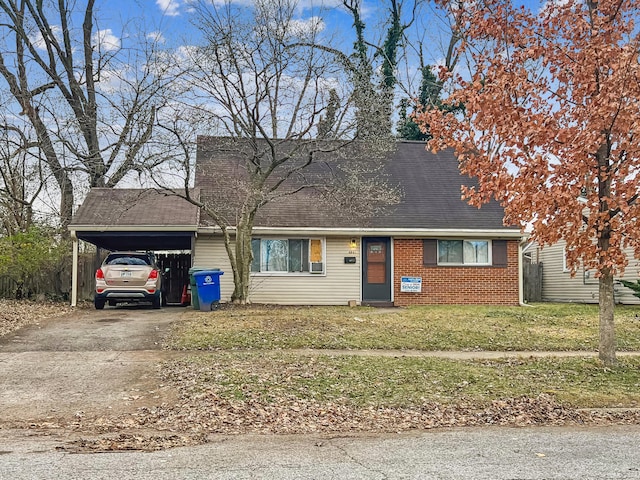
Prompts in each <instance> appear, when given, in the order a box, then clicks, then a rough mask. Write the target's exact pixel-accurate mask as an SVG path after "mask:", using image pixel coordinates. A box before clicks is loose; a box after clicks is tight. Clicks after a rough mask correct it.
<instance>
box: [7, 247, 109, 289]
mask: <svg viewBox="0 0 640 480" xmlns="http://www.w3.org/2000/svg"><path fill="white" fill-rule="evenodd" d="M98 263H99V260H98V259H97V258H96V254H95V253H86V254H81V255H80V256H79V257H78V300H80V301H82V300H92V299H93V290H94V288H95V287H94V276H95V273H96V269H97V268H98ZM72 264H73V260H72V258H71V256H69V257H67V258H65V260H64V262H62V263H61V264H60V265H59V267H58V268H55V269H51V270H49V271H45V272H41V273H39V274H38V275H34V276H33V277H31V278H28V279H27V281H26V282H25V283H24V285H22V286H21V285H19V283H18V281H17V279H16V278H13V277H12V276H10V275H4V276H0V298H32V297H36V296H42V295H44V296H45V297H47V298H54V299H58V300H69V299H70V298H71V271H72V266H73V265H72Z"/></svg>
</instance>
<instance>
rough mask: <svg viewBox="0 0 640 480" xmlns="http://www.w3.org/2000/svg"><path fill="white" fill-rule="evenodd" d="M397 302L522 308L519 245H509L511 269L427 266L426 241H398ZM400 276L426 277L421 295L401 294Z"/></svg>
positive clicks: (396, 269) (395, 257) (401, 304)
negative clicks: (518, 306)
mask: <svg viewBox="0 0 640 480" xmlns="http://www.w3.org/2000/svg"><path fill="white" fill-rule="evenodd" d="M393 270H394V282H393V285H394V286H393V288H394V303H395V304H396V305H398V306H404V305H428V304H480V305H518V242H517V241H515V240H513V241H512V240H510V241H508V242H507V267H506V268H505V267H502V268H499V267H443V266H435V267H431V266H425V265H423V240H422V239H395V240H394V269H393ZM400 277H422V292H421V293H403V292H400Z"/></svg>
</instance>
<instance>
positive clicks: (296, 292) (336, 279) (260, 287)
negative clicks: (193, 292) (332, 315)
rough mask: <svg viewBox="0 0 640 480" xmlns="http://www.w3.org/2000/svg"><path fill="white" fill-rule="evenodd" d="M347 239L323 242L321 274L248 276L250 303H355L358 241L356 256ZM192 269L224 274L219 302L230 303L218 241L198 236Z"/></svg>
mask: <svg viewBox="0 0 640 480" xmlns="http://www.w3.org/2000/svg"><path fill="white" fill-rule="evenodd" d="M281 238H286V237H281ZM314 238H315V237H314ZM350 239H351V237H327V238H325V242H326V244H325V255H326V258H325V273H324V274H310V273H300V274H285V275H282V274H280V275H269V274H256V275H252V276H251V286H250V291H249V298H250V300H251V302H253V303H271V304H280V305H346V304H347V303H348V302H349V300H356V301H358V302H359V301H360V279H361V275H360V241H359V240H358V248H357V253H353V251H350V247H349V242H350ZM344 257H356V263H355V264H346V263H344ZM194 265H195V266H198V267H216V268H220V269H221V270H223V271H225V274H224V275H223V276H222V277H221V282H220V287H221V292H220V293H221V297H222V300H223V301H229V300H230V299H231V294H232V293H233V276H232V274H231V267H230V264H229V259H228V257H227V253H226V251H225V249H224V243H223V241H222V238H221V237H219V236H212V235H199V236H198V238H197V239H196V246H195V256H194ZM227 272H228V273H227Z"/></svg>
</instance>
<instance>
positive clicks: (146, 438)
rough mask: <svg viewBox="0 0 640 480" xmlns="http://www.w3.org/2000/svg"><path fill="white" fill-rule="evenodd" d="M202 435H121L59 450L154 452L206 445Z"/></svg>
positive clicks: (80, 441) (71, 444)
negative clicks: (200, 444)
mask: <svg viewBox="0 0 640 480" xmlns="http://www.w3.org/2000/svg"><path fill="white" fill-rule="evenodd" d="M204 441H205V438H204V437H203V436H202V435H196V436H193V435H191V436H190V435H133V434H130V433H121V434H119V435H117V436H115V437H103V438H92V439H83V438H81V439H79V440H72V441H70V442H68V443H67V445H65V446H62V447H58V448H57V450H61V451H65V452H70V453H88V452H93V453H100V452H113V451H125V450H139V451H144V452H154V451H158V450H164V449H167V448H173V447H184V446H186V445H194V444H199V443H204Z"/></svg>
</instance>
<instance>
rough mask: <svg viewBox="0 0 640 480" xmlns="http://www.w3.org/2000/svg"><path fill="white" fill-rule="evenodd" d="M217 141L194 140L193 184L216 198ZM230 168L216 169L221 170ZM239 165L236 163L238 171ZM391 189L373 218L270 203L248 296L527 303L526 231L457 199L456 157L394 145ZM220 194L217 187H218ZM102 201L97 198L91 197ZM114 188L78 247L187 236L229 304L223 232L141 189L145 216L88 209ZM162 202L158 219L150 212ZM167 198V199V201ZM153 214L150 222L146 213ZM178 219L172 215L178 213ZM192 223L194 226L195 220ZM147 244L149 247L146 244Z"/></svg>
mask: <svg viewBox="0 0 640 480" xmlns="http://www.w3.org/2000/svg"><path fill="white" fill-rule="evenodd" d="M216 141H217V139H216V138H213V137H206V138H201V139H200V141H199V144H198V155H197V169H196V181H195V183H196V187H197V188H198V189H199V191H200V195H201V196H202V198H206V196H207V195H212V194H215V191H214V190H215V186H214V184H213V183H211V182H212V180H211V178H212V177H211V174H213V175H216V176H218V177H219V176H220V175H221V172H225V171H226V172H230V171H235V170H234V169H233V168H232V169H231V170H229V169H228V166H229V162H234V161H236V162H237V160H234V158H233V156H232V155H228V154H227V155H223V154H221V153H220V152H219V150H217V149H216V148H210V147H212V146H213V145H215V143H216ZM223 164H225V165H227V167H225V168H220V166H221V165H223ZM240 165H241V164H240V163H239V162H238V163H237V165H236V167H238V168H241V167H240ZM385 176H386V178H387V180H388V182H389V183H390V184H392V185H396V186H398V187H399V188H400V190H401V191H402V198H401V200H400V203H398V204H396V205H393V206H392V207H390V208H388V209H387V210H386V211H385V212H384V213H383V214H377V215H374V216H370V217H368V218H359V217H350V216H348V215H346V216H345V215H340V212H336V211H329V210H328V209H323V208H322V207H320V206H318V204H317V203H314V201H313V198H312V197H309V196H307V195H306V194H305V193H300V194H297V195H293V196H290V197H287V198H286V199H282V200H279V201H276V202H274V203H271V204H268V205H267V206H266V207H264V208H263V209H262V210H261V211H260V213H259V214H258V216H257V217H256V221H255V227H254V231H253V249H254V257H255V258H254V264H253V267H252V270H253V272H254V273H252V277H251V287H250V300H251V301H252V302H254V303H276V304H297V305H311V304H314V305H346V304H347V303H349V302H355V303H356V304H374V305H396V306H403V305H417V304H501V305H518V304H519V303H520V302H521V301H522V266H521V263H520V258H521V255H520V250H521V246H522V245H523V239H524V237H523V235H522V234H521V232H520V230H519V229H518V228H510V227H505V226H504V225H503V210H502V208H501V207H500V206H499V205H498V204H497V203H495V202H492V203H490V204H487V205H485V206H483V207H482V208H480V209H478V208H476V207H471V206H469V205H468V204H467V203H466V202H465V201H463V200H462V199H461V191H460V187H461V185H462V184H469V179H468V178H464V177H462V176H461V175H460V173H459V171H458V163H457V160H456V158H455V157H454V156H453V153H452V152H451V151H444V152H440V153H438V154H432V153H429V152H428V151H426V150H425V144H424V143H421V142H398V144H397V148H396V150H395V152H394V153H393V154H391V155H390V157H389V159H388V161H387V162H386V165H385ZM212 191H213V192H212ZM98 195H99V196H100V197H101V198H100V200H99V201H98V202H96V201H95V197H96V196H98ZM109 195H113V198H114V199H117V198H119V195H120V194H119V193H118V191H117V190H116V191H113V193H110V192H109V191H106V189H94V190H92V191H91V192H90V193H89V195H88V196H87V199H86V200H85V202H84V204H83V205H82V207H81V208H80V209H79V210H78V214H77V215H76V217H75V218H74V220H73V222H72V224H71V226H70V230H71V231H72V234H73V235H74V236H75V237H77V238H79V239H82V240H87V241H90V242H92V243H96V242H102V243H103V245H101V246H105V245H107V243H105V235H106V236H107V237H108V236H109V234H110V235H111V237H110V238H113V239H114V241H112V242H111V243H109V245H108V247H107V248H120V246H119V241H118V240H117V238H121V239H125V238H129V239H131V238H136V241H138V240H140V242H139V243H137V244H136V245H133V243H132V242H129V244H128V248H139V249H163V250H166V249H168V248H166V247H163V246H162V241H163V239H165V240H167V241H169V239H172V238H173V240H176V237H177V238H180V239H181V241H182V243H181V245H180V246H179V248H180V249H182V248H185V246H186V245H187V244H188V243H189V242H191V248H190V250H191V255H192V258H191V262H192V265H195V266H198V267H216V268H220V269H221V270H223V271H226V272H228V274H226V275H223V276H222V277H221V295H222V300H223V301H227V300H229V299H230V296H231V293H232V292H233V276H232V275H231V272H230V265H229V260H228V257H227V254H226V251H225V248H224V244H223V239H222V235H221V233H220V229H219V227H217V226H216V225H214V224H213V223H212V222H210V221H209V220H208V219H207V218H206V216H204V215H200V216H199V215H198V212H197V209H196V210H195V211H194V209H193V207H192V206H191V205H190V204H186V203H185V202H184V201H182V200H180V199H174V201H175V204H172V203H171V200H170V197H165V196H164V195H163V194H162V193H160V194H158V193H146V194H142V193H141V194H140V195H142V197H140V204H137V205H136V206H135V207H131V206H129V208H130V209H133V208H135V209H136V212H138V211H139V212H140V213H139V214H136V215H134V214H133V211H132V210H126V212H127V213H129V212H130V215H129V216H128V217H127V218H129V219H130V222H127V223H126V224H123V221H122V219H123V218H124V216H120V215H118V211H119V209H121V208H122V206H123V203H124V204H126V203H127V202H123V201H122V200H120V203H118V202H115V204H114V205H115V206H114V205H111V207H109V208H108V211H109V212H110V215H111V217H108V219H107V220H105V218H106V217H101V216H100V215H97V214H95V213H91V212H90V211H91V208H92V207H91V205H95V204H96V203H97V204H99V205H102V204H103V203H105V204H107V205H110V204H111V202H110V200H109V199H108V197H109ZM157 197H161V198H162V199H163V200H162V202H163V203H162V206H156V207H154V208H155V210H157V211H155V212H152V211H151V210H148V209H147V207H145V202H148V203H149V204H153V199H154V198H157ZM165 199H166V204H165ZM145 211H149V212H150V213H152V215H151V216H149V217H146V216H145V214H144V212H145ZM171 215H176V216H175V217H172V216H171ZM192 222H193V223H192ZM145 236H148V238H149V240H150V241H152V242H151V243H150V244H149V246H145V245H144V238H145Z"/></svg>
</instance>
